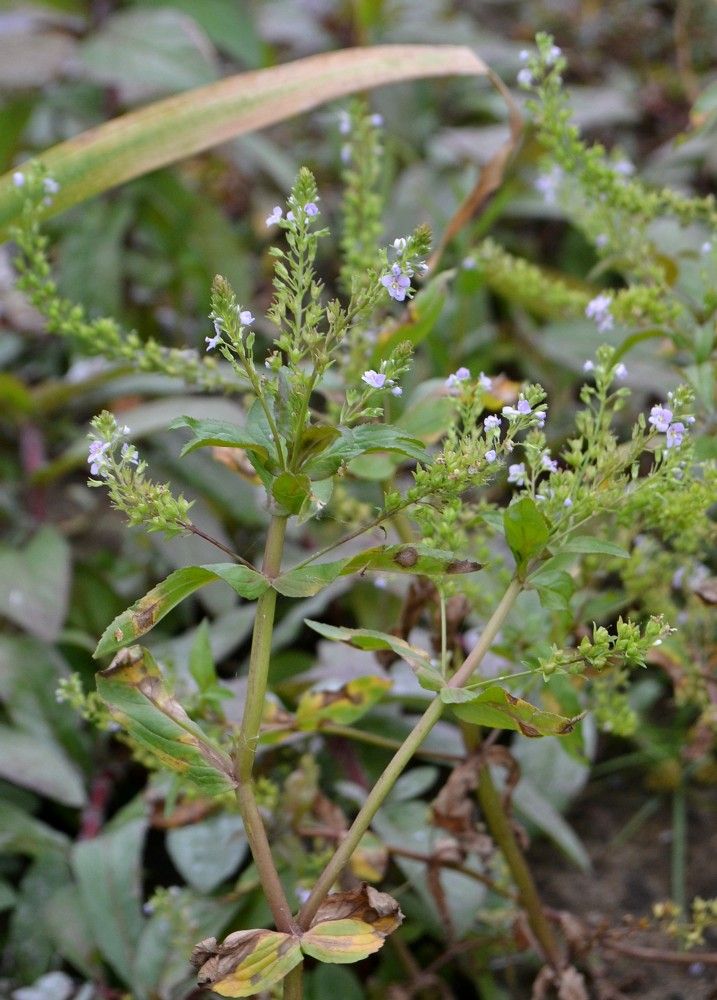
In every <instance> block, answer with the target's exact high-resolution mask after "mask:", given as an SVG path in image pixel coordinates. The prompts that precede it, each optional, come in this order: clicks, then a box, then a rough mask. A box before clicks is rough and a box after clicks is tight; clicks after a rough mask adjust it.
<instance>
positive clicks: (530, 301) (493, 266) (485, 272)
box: [464, 239, 590, 319]
mask: <svg viewBox="0 0 717 1000" xmlns="http://www.w3.org/2000/svg"><path fill="white" fill-rule="evenodd" d="M467 260H468V261H469V262H470V266H471V267H476V268H477V269H478V270H479V273H480V274H481V275H482V276H484V278H485V281H486V283H487V285H488V286H489V288H491V289H492V290H493V291H494V292H496V293H497V294H498V295H500V296H501V297H502V298H504V299H506V300H507V301H509V302H510V303H512V304H515V305H518V306H522V307H523V308H524V309H527V310H528V312H531V313H533V314H534V315H536V316H539V317H541V318H545V319H559V318H563V317H570V316H582V314H583V313H584V311H585V306H586V305H587V304H588V301H589V299H590V294H589V293H588V292H587V291H584V290H583V289H581V288H578V287H573V286H571V285H569V284H568V283H567V282H566V281H564V280H563V279H561V278H558V277H556V276H555V275H553V274H549V273H548V272H547V271H545V270H543V269H542V268H540V267H538V266H537V265H536V264H532V263H530V262H528V261H527V260H523V259H522V258H521V257H515V256H513V254H510V253H508V252H507V251H506V250H504V249H503V248H502V247H501V246H499V245H498V244H497V243H496V242H495V241H494V240H492V239H486V240H483V242H482V243H479V244H478V246H477V247H474V248H473V249H471V250H470V251H469V254H468V257H467ZM464 266H465V265H464Z"/></svg>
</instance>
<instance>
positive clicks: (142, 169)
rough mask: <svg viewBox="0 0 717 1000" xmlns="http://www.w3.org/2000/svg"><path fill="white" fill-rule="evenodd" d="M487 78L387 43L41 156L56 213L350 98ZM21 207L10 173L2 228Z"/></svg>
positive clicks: (211, 93) (447, 58) (464, 54)
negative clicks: (408, 84)
mask: <svg viewBox="0 0 717 1000" xmlns="http://www.w3.org/2000/svg"><path fill="white" fill-rule="evenodd" d="M486 75H490V76H491V80H492V81H493V83H494V85H498V82H499V81H497V80H496V79H495V78H494V77H493V76H492V74H491V73H490V70H489V68H488V67H487V66H486V64H485V63H484V62H483V61H482V60H481V59H480V58H479V57H478V56H477V55H476V54H475V53H474V52H472V51H471V50H470V49H469V48H467V47H463V46H457V45H381V46H374V47H371V46H366V47H361V48H355V49H345V50H343V51H341V52H328V53H325V54H321V55H318V56H311V57H309V58H307V59H300V60H297V61H296V62H293V63H289V64H287V65H283V66H273V67H271V68H269V69H262V70H258V71H255V72H250V73H242V74H240V75H239V76H232V77H228V78H227V79H225V80H220V81H219V82H218V83H213V84H209V85H208V86H206V87H200V88H197V89H195V90H191V91H189V92H187V93H184V94H178V95H176V96H174V97H170V98H168V99H166V100H163V101H157V102H156V103H154V104H150V105H148V106H147V107H145V108H141V109H140V110H138V111H133V112H131V113H129V114H126V115H123V116H121V117H120V118H115V119H113V120H112V121H110V122H106V123H105V124H103V125H100V126H99V127H97V128H93V129H92V130H91V131H89V132H85V133H83V134H81V135H78V136H76V137H74V138H73V139H70V140H69V141H68V142H63V143H61V144H60V145H59V146H55V147H54V148H53V149H51V150H48V151H47V152H45V153H43V156H42V159H43V162H44V163H45V164H46V166H47V168H48V170H49V171H50V173H51V175H52V176H53V177H54V178H55V180H57V181H58V183H59V185H60V190H59V192H58V195H57V196H56V197H55V198H54V199H53V205H52V206H50V207H49V209H48V214H54V213H55V212H61V211H64V210H65V209H67V208H70V207H71V206H72V205H76V204H77V203H78V202H80V201H83V200H85V199H87V198H90V197H92V196H93V195H96V194H99V193H100V192H102V191H106V190H108V189H109V188H112V187H115V186H117V185H118V184H123V183H124V182H126V181H128V180H131V179H132V178H134V177H141V176H142V175H143V174H146V173H149V172H150V171H152V170H157V169H158V168H159V167H163V166H166V165H167V164H169V163H174V162H176V161H177V160H181V159H183V158H184V157H187V156H192V155H193V154H195V153H199V152H201V151H202V150H205V149H209V148H211V147H212V146H216V145H219V144H220V143H223V142H227V141H228V140H229V139H233V138H234V137H235V136H238V135H242V134H244V133H246V132H252V131H256V130H257V129H260V128H265V127H267V126H268V125H271V124H273V123H274V122H278V121H282V120H284V119H286V118H290V117H292V116H294V115H297V114H300V113H301V112H303V111H308V110H310V109H311V108H315V107H317V106H318V105H321V104H324V103H326V102H327V101H333V100H336V99H337V98H339V97H343V96H344V95H345V94H351V93H357V92H359V91H363V90H366V89H367V88H371V87H378V86H381V85H382V84H386V83H391V82H394V81H395V82H397V81H400V80H415V79H420V78H422V77H438V76H486ZM21 205H22V200H21V198H20V196H19V193H18V191H17V189H16V188H15V187H14V185H13V183H12V171H10V172H9V173H7V174H6V175H5V176H4V177H2V178H1V179H0V228H2V227H4V226H6V225H7V223H8V222H10V221H11V220H12V219H13V218H14V217H15V216H17V215H18V214H19V212H20V209H21Z"/></svg>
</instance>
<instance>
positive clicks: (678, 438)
mask: <svg viewBox="0 0 717 1000" xmlns="http://www.w3.org/2000/svg"><path fill="white" fill-rule="evenodd" d="M686 433H687V428H686V427H685V425H684V424H683V423H681V422H680V421H679V420H678V421H676V422H675V423H674V424H670V426H669V427H668V428H667V439H666V441H665V447H666V448H679V446H680V445H681V444H682V441H683V438H684V436H685V434H686Z"/></svg>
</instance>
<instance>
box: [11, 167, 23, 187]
mask: <svg viewBox="0 0 717 1000" xmlns="http://www.w3.org/2000/svg"><path fill="white" fill-rule="evenodd" d="M12 182H13V184H14V185H15V187H16V188H21V187H24V186H25V175H24V174H23V172H22V170H16V171H15V173H14V174H13V175H12Z"/></svg>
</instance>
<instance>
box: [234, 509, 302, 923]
mask: <svg viewBox="0 0 717 1000" xmlns="http://www.w3.org/2000/svg"><path fill="white" fill-rule="evenodd" d="M285 532H286V518H285V517H276V516H274V517H272V519H271V523H270V524H269V531H268V534H267V538H266V547H265V549H264V562H263V564H262V572H263V573H264V574H265V576H267V577H268V578H269V579H273V577H275V576H278V574H279V572H280V570H281V556H282V552H283V550H284V535H285ZM275 609H276V591H275V590H274V589H273V588H270V589H269V590H267V591H265V593H263V594H262V595H261V597H260V598H259V600H258V601H257V605H256V617H255V618H254V632H253V635H252V643H251V654H250V656H249V677H248V679H247V690H246V701H245V703H244V714H243V716H242V721H241V726H240V728H239V735H238V737H237V743H236V749H235V756H234V766H235V773H236V776H237V779H238V781H239V787H238V789H237V801H238V803H239V811H240V812H241V816H242V820H243V822H244V830H245V832H246V835H247V840H248V841H249V846H250V848H251V853H252V857H253V858H254V862H255V864H256V867H257V869H258V871H259V877H260V879H261V884H262V887H263V889H264V892H265V894H266V899H267V902H268V904H269V906H270V908H271V912H272V915H273V917H274V922H275V924H276V927H277V930H280V931H285V932H287V933H291V932H292V931H293V930H294V928H295V924H294V921H293V918H292V914H291V908H290V907H289V904H288V902H287V899H286V894H285V892H284V887H283V886H282V884H281V880H280V878H279V874H278V872H277V870H276V865H275V864H274V859H273V857H272V854H271V847H270V845H269V841H268V838H267V836H266V830H265V829H264V823H263V821H262V818H261V813H260V812H259V807H258V806H257V804H256V799H255V797H254V788H253V784H252V771H253V768H254V757H255V755H256V746H257V742H258V739H259V727H260V726H261V718H262V714H263V711H264V697H265V694H266V685H267V681H268V676H269V658H270V654H271V636H272V631H273V628H274V612H275Z"/></svg>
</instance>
